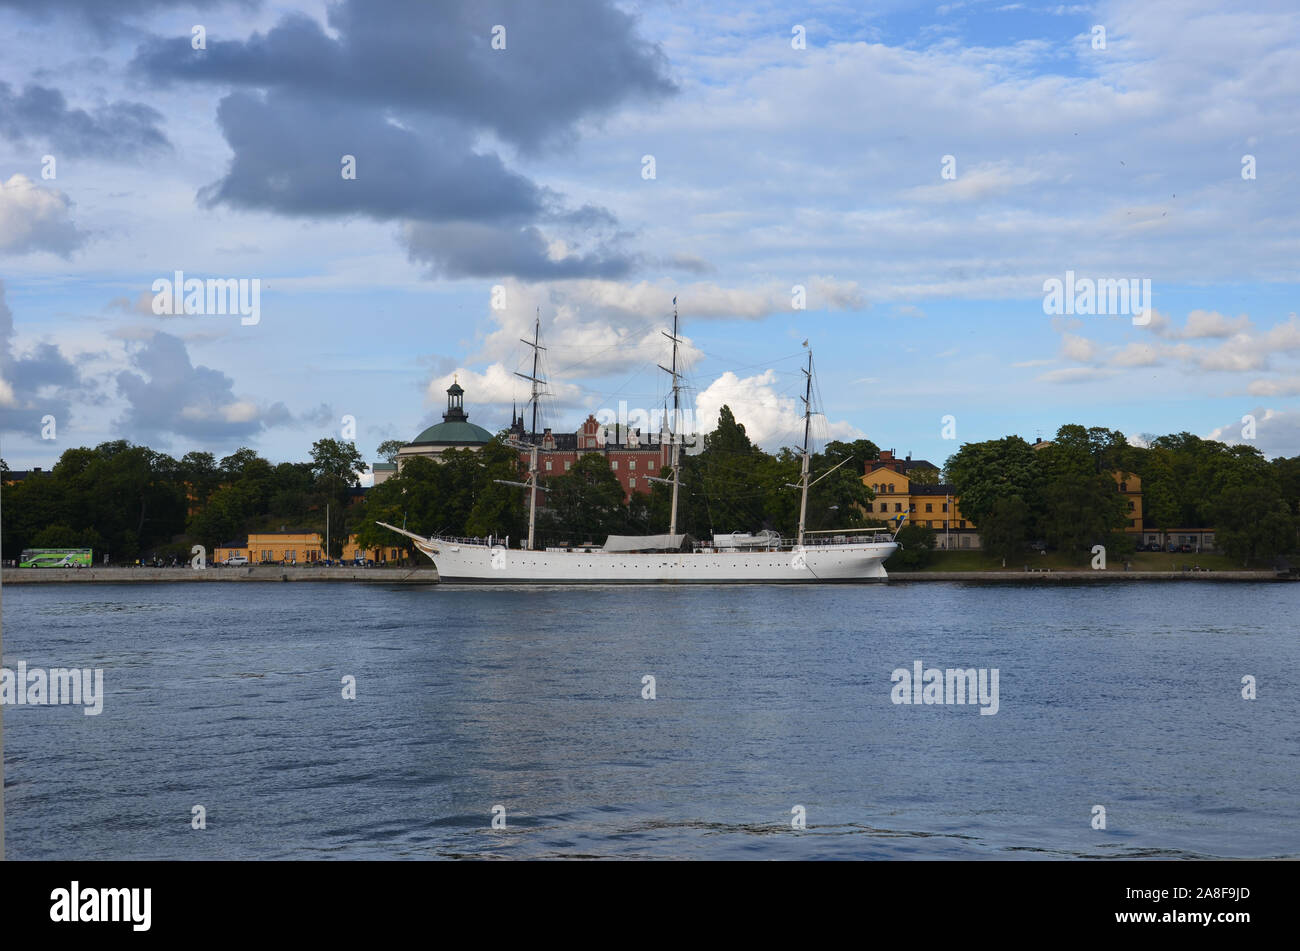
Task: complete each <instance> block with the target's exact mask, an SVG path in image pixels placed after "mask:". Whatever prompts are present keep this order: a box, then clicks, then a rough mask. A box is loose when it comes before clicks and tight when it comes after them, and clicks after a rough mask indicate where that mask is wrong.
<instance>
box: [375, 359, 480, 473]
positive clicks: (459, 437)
mask: <svg viewBox="0 0 1300 951" xmlns="http://www.w3.org/2000/svg"><path fill="white" fill-rule="evenodd" d="M491 441H492V434H491V433H490V432H488V431H487V430H486V429H484V428H483V427H482V426H475V425H474V424H473V423H471V422H470V421H469V414H468V413H466V412H465V390H464V388H463V387H461V385H460V384H459V383H457V382H456V381H455V379H454V378H453V380H452V384H451V386H449V387H447V411H446V412H445V413H443V414H442V422H441V423H438V424H437V425H436V426H430V427H429V428H428V429H426V430H425V431H424V432H422V433H420V434H419V435H418V436H416V437H415V438H414V439H412V440H411V441H410V442H409V443H407V444H406V445H405V446H403V447H402V450H401V452H399V453H398V454H397V463H398V465H399V466H401V464H402V463H403V462H404V461H405V460H407V459H410V458H411V457H412V456H425V457H427V458H430V459H432V460H433V461H434V462H437V461H438V460H439V459H441V458H442V454H443V452H444V451H445V450H447V449H473V450H478V449H480V448H482V447H483V446H485V445H487V444H488V443H490V442H491Z"/></svg>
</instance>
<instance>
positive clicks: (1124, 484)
mask: <svg viewBox="0 0 1300 951" xmlns="http://www.w3.org/2000/svg"><path fill="white" fill-rule="evenodd" d="M1119 490H1120V491H1121V492H1127V491H1128V483H1127V482H1121V483H1120V484H1119Z"/></svg>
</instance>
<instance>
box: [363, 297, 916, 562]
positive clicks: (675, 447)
mask: <svg viewBox="0 0 1300 951" xmlns="http://www.w3.org/2000/svg"><path fill="white" fill-rule="evenodd" d="M676 303H677V301H676V300H675V299H674V301H673V304H674V305H676ZM664 336H665V337H668V338H669V339H670V340H671V341H672V347H673V349H672V364H671V366H669V367H663V366H661V367H660V369H662V370H664V372H666V373H668V374H669V375H670V376H671V377H672V391H673V416H672V419H673V420H674V429H673V430H672V431H671V432H670V438H671V443H670V449H671V452H670V461H671V477H670V478H668V479H662V478H657V477H651V478H652V479H654V481H657V482H664V483H668V484H670V485H671V486H672V509H671V513H672V514H671V516H670V519H669V525H668V532H667V534H663V535H611V536H609V537H608V538H607V539H606V540H605V543H604V545H602V546H600V547H594V546H577V547H565V548H546V549H544V550H538V549H537V548H536V546H535V544H534V541H535V535H534V532H535V525H536V520H537V493H538V492H539V491H543V492H544V491H546V490H545V489H544V488H541V487H540V486H539V485H538V484H537V478H538V475H537V453H538V448H537V440H536V438H534V439H533V440H532V441H531V442H530V443H529V444H526V445H524V444H520V445H519V446H518V448H521V449H525V450H527V451H528V452H529V467H528V481H527V482H522V483H507V484H510V485H519V486H521V487H523V488H525V489H527V490H528V496H529V501H528V539H527V541H526V542H525V544H524V546H523V547H522V548H510V547H509V539H505V540H499V539H495V538H487V539H483V538H450V537H444V536H439V535H431V536H429V537H427V538H426V537H425V536H423V535H418V534H415V533H414V532H408V531H406V530H405V529H402V528H398V527H396V526H395V525H389V524H388V523H387V522H379V523H377V524H380V525H383V526H384V527H385V528H388V529H391V530H392V531H394V532H397V533H399V534H401V535H405V536H406V537H408V538H410V539H411V540H412V541H413V542H414V543H415V547H416V548H418V549H419V550H420V551H421V552H423V553H424V554H425V555H427V556H428V557H429V558H430V560H432V561H433V563H434V567H436V568H437V569H438V578H439V580H440V581H442V582H450V583H472V584H825V583H831V582H862V581H881V580H885V579H886V578H887V577H888V576H887V575H886V573H885V567H884V562H885V559H887V558H888V557H889V556H890V555H892V554H893V553H894V551H895V550H896V549H897V548H898V544H897V543H896V542H895V540H894V535H893V534H891V533H890V532H889V531H888V530H886V529H883V528H878V529H856V530H854V529H846V530H843V531H832V532H809V531H806V530H805V525H806V523H807V514H808V489H809V487H810V486H811V485H814V484H815V483H816V482H818V481H820V479H823V478H825V477H826V476H827V475H830V472H826V473H823V474H822V475H821V476H819V477H818V478H817V479H814V480H812V481H811V482H810V481H809V471H808V469H809V460H810V458H811V457H810V453H809V445H808V440H809V435H810V424H811V420H812V376H813V374H812V353H811V352H809V354H808V367H807V369H806V370H804V374H805V376H806V377H807V380H806V386H805V392H804V396H803V397H802V399H803V403H804V440H803V451H802V459H803V464H802V467H801V473H800V480H799V489H800V492H801V498H800V502H799V530H798V534H797V535H796V537H795V538H793V539H784V538H781V537H779V536H778V535H777V534H776V533H774V532H767V531H765V532H759V533H743V534H742V533H738V532H737V533H732V534H729V535H717V534H715V535H713V536H712V538H711V539H709V540H707V541H704V540H697V539H695V538H692V537H691V536H690V535H689V534H686V533H679V532H678V531H677V500H678V494H679V489H680V486H681V479H680V477H681V466H680V461H681V447H682V442H683V434H682V433H680V432H677V431H676V422H677V421H678V420H680V407H679V399H680V396H679V394H680V377H681V374H680V373H679V371H678V361H677V348H678V344H679V343H680V340H679V338H678V335H677V309H676V306H674V308H673V332H672V333H671V334H668V333H665V334H664ZM524 343H529V342H528V341H524ZM529 345H530V346H531V347H532V348H533V373H532V375H531V376H525V375H524V374H522V373H521V374H519V375H520V376H522V377H524V378H525V379H528V380H530V381H531V382H532V403H533V406H534V408H536V406H537V400H538V397H539V396H540V394H541V389H540V388H541V386H542V385H543V384H544V383H545V382H546V381H545V380H542V379H540V378H539V377H538V375H537V354H538V351H539V350H541V349H542V347H541V346H540V320H539V321H538V323H537V324H536V325H535V327H534V335H533V340H532V342H531V343H529ZM533 428H534V429H536V425H535V424H534V427H533ZM846 461H847V460H846ZM842 464H843V463H841V465H842ZM836 468H838V466H837V467H836ZM831 471H834V470H831ZM900 525H901V523H900Z"/></svg>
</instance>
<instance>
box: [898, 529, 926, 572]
mask: <svg viewBox="0 0 1300 951" xmlns="http://www.w3.org/2000/svg"><path fill="white" fill-rule="evenodd" d="M934 539H935V535H934V529H932V528H926V527H924V526H922V525H904V526H903V527H902V528H901V529H899V531H898V535H897V536H896V538H895V541H897V542H898V544H899V549H898V551H896V552H894V553H893V554H892V555H890V556H889V559H888V564H889V567H890V568H893V569H896V570H898V571H919V570H921V569H922V568H924V567H925V566H926V565H928V564H929V563H930V559H931V558H932V557H933V555H934Z"/></svg>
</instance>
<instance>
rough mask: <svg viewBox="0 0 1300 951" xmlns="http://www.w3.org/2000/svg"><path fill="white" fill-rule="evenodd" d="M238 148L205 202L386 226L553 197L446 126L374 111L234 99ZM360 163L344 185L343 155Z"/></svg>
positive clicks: (228, 126)
mask: <svg viewBox="0 0 1300 951" xmlns="http://www.w3.org/2000/svg"><path fill="white" fill-rule="evenodd" d="M217 121H218V122H219V124H220V126H221V131H222V133H223V134H224V135H225V137H226V141H227V142H229V143H230V147H231V148H232V149H234V152H235V157H234V159H233V160H232V161H231V164H230V170H229V171H228V172H227V174H226V176H225V177H224V178H223V179H221V180H220V181H219V182H216V183H215V184H213V185H211V186H209V187H208V188H205V189H203V191H202V192H201V193H200V198H201V200H202V201H204V202H205V203H206V204H208V205H215V204H227V205H230V206H232V207H235V208H245V209H254V210H256V209H269V210H272V211H276V212H279V213H280V214H286V215H352V214H364V215H367V216H369V217H372V218H378V219H381V220H390V219H398V218H414V219H422V220H427V221H443V220H449V219H451V220H475V221H487V220H500V221H505V220H513V219H520V220H522V219H527V218H532V217H535V216H538V215H541V214H543V212H544V211H545V208H546V205H547V203H548V201H549V200H550V196H549V195H548V194H547V193H546V192H545V191H544V190H542V189H540V188H538V187H537V186H536V185H534V184H533V183H532V182H530V181H529V180H528V179H526V178H524V177H523V176H522V175H518V174H516V173H514V172H511V171H509V170H508V169H507V168H506V167H505V165H504V164H503V163H502V162H501V159H500V158H498V157H497V156H496V155H491V154H489V155H480V154H477V153H475V152H472V151H470V150H469V149H467V148H466V147H465V145H464V142H465V140H466V138H467V137H468V131H467V130H465V129H464V128H458V127H454V126H451V125H450V124H448V125H435V126H434V127H432V128H424V129H420V130H418V131H417V130H413V129H410V128H401V127H399V126H397V125H394V124H393V123H392V122H389V121H388V120H387V119H385V118H384V116H383V115H382V114H381V113H379V112H378V111H375V110H369V109H362V108H359V107H357V106H355V105H353V104H350V103H346V104H340V103H338V102H334V101H330V100H323V101H311V100H307V99H303V98H301V97H299V96H297V95H283V94H280V93H274V92H273V93H270V94H268V95H266V96H259V95H256V94H252V93H235V94H233V95H230V96H227V97H226V98H225V99H223V100H222V101H221V105H220V107H219V108H218V110H217ZM345 155H351V156H353V157H354V158H355V159H356V178H355V179H354V180H344V179H343V175H342V172H343V166H342V158H343V156H345Z"/></svg>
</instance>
